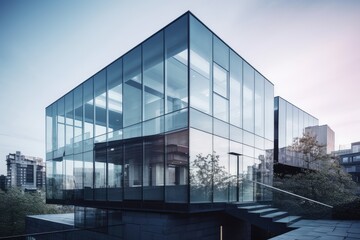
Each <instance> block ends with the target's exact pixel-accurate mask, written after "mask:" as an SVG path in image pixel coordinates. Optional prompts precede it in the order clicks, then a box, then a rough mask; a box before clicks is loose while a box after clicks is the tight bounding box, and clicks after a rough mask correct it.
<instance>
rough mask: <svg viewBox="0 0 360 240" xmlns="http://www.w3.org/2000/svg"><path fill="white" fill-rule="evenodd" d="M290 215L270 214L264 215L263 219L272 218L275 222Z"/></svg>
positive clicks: (282, 213)
mask: <svg viewBox="0 0 360 240" xmlns="http://www.w3.org/2000/svg"><path fill="white" fill-rule="evenodd" d="M287 214H288V213H287V212H273V213H270V214H266V215H263V216H261V217H263V218H272V219H273V221H276V220H278V219H280V218H284V217H285V216H286V215H287Z"/></svg>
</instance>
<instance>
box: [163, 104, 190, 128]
mask: <svg viewBox="0 0 360 240" xmlns="http://www.w3.org/2000/svg"><path fill="white" fill-rule="evenodd" d="M187 126H188V110H187V109H183V110H180V111H177V112H173V113H169V114H167V115H165V131H166V132H169V131H173V130H177V129H182V128H186V127H187Z"/></svg>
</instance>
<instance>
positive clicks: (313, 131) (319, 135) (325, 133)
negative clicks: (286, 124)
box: [305, 125, 335, 154]
mask: <svg viewBox="0 0 360 240" xmlns="http://www.w3.org/2000/svg"><path fill="white" fill-rule="evenodd" d="M305 133H309V134H310V135H312V136H314V137H316V140H317V141H318V142H319V144H321V145H323V146H324V152H325V153H327V154H331V153H332V152H333V151H334V149H335V132H334V131H333V130H332V129H331V128H330V127H329V126H328V125H321V126H310V127H306V128H305Z"/></svg>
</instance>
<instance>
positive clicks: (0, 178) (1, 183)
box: [0, 175, 6, 191]
mask: <svg viewBox="0 0 360 240" xmlns="http://www.w3.org/2000/svg"><path fill="white" fill-rule="evenodd" d="M0 189H1V190H3V191H5V190H6V176H5V175H0Z"/></svg>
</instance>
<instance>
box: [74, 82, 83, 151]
mask: <svg viewBox="0 0 360 240" xmlns="http://www.w3.org/2000/svg"><path fill="white" fill-rule="evenodd" d="M82 93H83V91H82V86H79V87H77V88H75V90H74V153H80V152H82V140H83V102H82V98H83V94H82Z"/></svg>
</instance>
